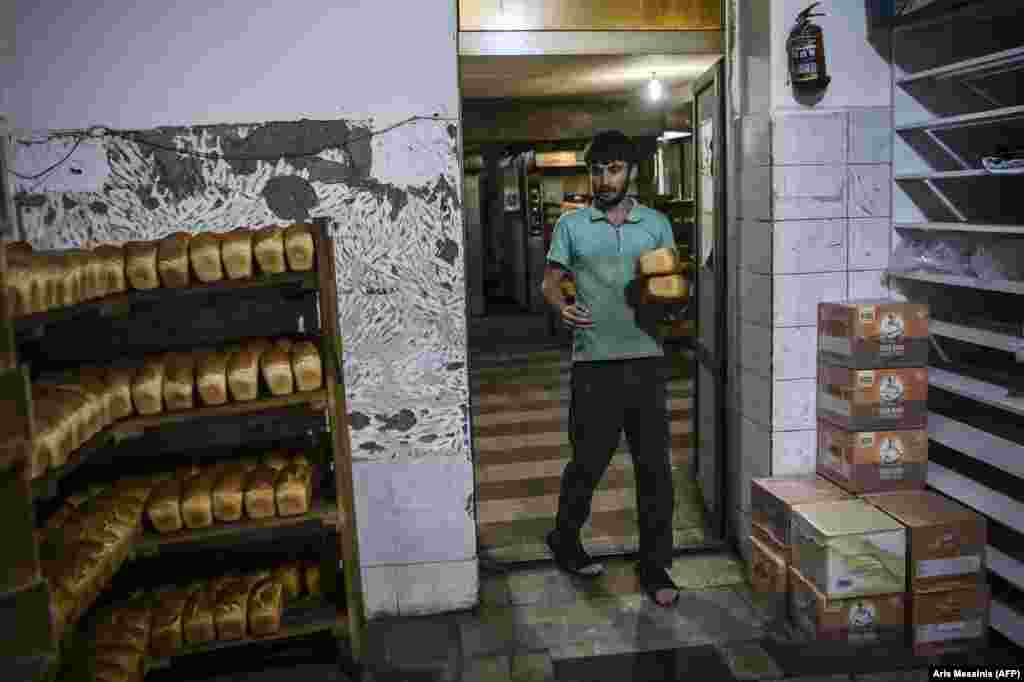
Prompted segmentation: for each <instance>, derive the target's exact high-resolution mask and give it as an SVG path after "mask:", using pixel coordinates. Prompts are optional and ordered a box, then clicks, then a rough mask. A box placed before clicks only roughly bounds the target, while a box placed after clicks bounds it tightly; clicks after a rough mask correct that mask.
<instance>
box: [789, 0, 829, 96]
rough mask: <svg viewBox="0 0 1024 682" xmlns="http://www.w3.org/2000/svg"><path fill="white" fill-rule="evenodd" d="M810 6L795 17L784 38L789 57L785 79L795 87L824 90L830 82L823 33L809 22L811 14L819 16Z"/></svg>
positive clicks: (815, 5) (814, 4) (815, 4)
mask: <svg viewBox="0 0 1024 682" xmlns="http://www.w3.org/2000/svg"><path fill="white" fill-rule="evenodd" d="M820 4H821V3H820V2H815V3H813V4H812V5H811V6H810V7H808V8H807V9H805V10H804V11H803V12H800V14H798V15H797V17H796V24H795V25H794V26H793V30H792V31H790V32H789V39H788V40H787V41H786V54H787V55H788V56H789V82H790V83H791V84H792V85H793V87H794V88H796V89H798V90H824V89H825V88H826V87H828V84H829V83H830V82H831V81H832V79H831V78H830V77H829V75H828V72H827V70H826V68H825V34H824V33H823V32H822V30H821V27H820V26H817V25H816V24H813V23H811V17H823V16H825V14H824V13H820V14H818V13H814V8H815V7H817V6H818V5H820Z"/></svg>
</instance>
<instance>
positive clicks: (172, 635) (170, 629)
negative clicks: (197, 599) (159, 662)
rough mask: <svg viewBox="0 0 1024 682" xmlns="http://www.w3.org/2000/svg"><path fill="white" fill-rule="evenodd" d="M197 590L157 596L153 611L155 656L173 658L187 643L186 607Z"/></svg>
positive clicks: (167, 592)
mask: <svg viewBox="0 0 1024 682" xmlns="http://www.w3.org/2000/svg"><path fill="white" fill-rule="evenodd" d="M195 591H196V589H195V588H191V589H188V588H186V589H176V590H168V591H166V592H164V593H162V594H158V595H157V604H156V606H155V607H154V609H153V626H152V630H153V631H152V635H151V636H150V645H149V646H150V651H151V652H152V655H154V656H160V657H168V656H173V655H174V654H175V653H177V652H178V650H179V649H181V647H182V645H183V644H184V642H185V627H184V623H185V607H186V606H188V603H189V600H190V599H191V598H192V596H193V595H194V594H195Z"/></svg>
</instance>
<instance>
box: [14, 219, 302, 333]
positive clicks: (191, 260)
mask: <svg viewBox="0 0 1024 682" xmlns="http://www.w3.org/2000/svg"><path fill="white" fill-rule="evenodd" d="M314 229H315V227H314V226H313V225H309V224H306V223H298V224H294V225H291V226H289V227H280V226H277V225H270V226H266V227H263V228H259V229H249V228H238V229H236V230H232V231H231V232H226V233H217V232H203V233H200V234H197V235H190V234H188V233H185V232H175V233H174V234H171V235H168V236H167V237H164V238H163V239H160V240H155V241H134V242H128V243H126V244H124V245H123V246H116V245H112V244H104V245H102V246H98V247H96V248H94V249H91V250H84V249H73V250H65V251H35V250H33V248H32V246H31V245H30V244H28V243H27V242H13V243H10V244H8V245H7V265H8V277H7V280H6V282H7V284H6V286H7V291H8V296H7V301H8V311H9V314H10V315H11V316H12V317H14V318H16V319H15V327H16V329H18V330H19V331H23V330H25V329H28V328H32V327H35V326H38V325H40V324H45V323H47V322H51V321H57V320H60V319H66V318H68V317H74V316H75V315H78V314H81V313H83V312H85V311H88V310H91V309H96V308H100V309H102V308H103V306H108V305H116V304H123V303H132V302H142V301H152V300H154V299H159V298H161V297H164V296H168V295H183V294H184V295H187V294H191V293H210V292H215V291H218V290H225V291H231V290H234V289H238V288H242V287H251V286H280V285H282V284H300V285H302V286H305V287H307V288H311V289H315V288H316V287H317V280H316V277H315V275H313V274H310V273H313V272H314V268H315V263H316V248H315V243H316V239H315V238H314V235H313V230H314Z"/></svg>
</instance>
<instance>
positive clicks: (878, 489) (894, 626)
mask: <svg viewBox="0 0 1024 682" xmlns="http://www.w3.org/2000/svg"><path fill="white" fill-rule="evenodd" d="M928 317H929V314H928V308H927V306H924V305H920V304H913V303H897V302H892V301H886V300H862V301H848V302H844V303H822V304H820V305H819V307H818V351H819V352H818V452H817V466H816V472H817V475H816V476H804V477H788V478H770V479H755V480H754V481H753V482H752V483H751V513H752V518H751V546H752V558H751V584H752V585H753V586H754V588H755V589H757V590H759V591H761V592H765V593H767V594H769V595H771V596H772V597H774V599H773V601H774V602H775V603H776V604H778V605H779V608H782V606H781V605H783V604H785V605H786V609H787V610H788V615H789V616H790V618H791V620H792V622H793V624H794V625H795V626H796V627H797V628H798V629H799V630H802V631H803V632H804V633H805V634H807V635H808V636H810V637H813V638H815V639H818V640H830V641H842V642H846V643H851V644H852V643H870V642H879V643H882V642H885V643H890V642H895V641H902V642H909V644H910V645H911V646H912V647H913V649H914V651H915V653H917V654H919V655H925V656H932V655H938V654H943V653H950V652H954V651H962V650H964V649H966V648H969V647H972V646H975V645H978V644H982V643H983V642H984V640H985V636H986V633H987V630H988V622H989V616H988V604H989V598H990V597H989V591H988V588H987V586H986V584H985V562H984V553H985V546H986V526H985V519H984V517H982V516H980V515H979V514H976V513H975V512H973V511H971V510H969V509H967V508H966V507H963V506H962V505H959V504H956V503H955V502H952V501H950V500H948V499H946V498H944V497H942V496H940V495H936V494H934V493H930V492H926V491H925V490H924V487H925V481H926V477H927V470H928V432H927V428H926V427H927V414H928V408H927V391H928V369H927V364H928V350H929V338H928ZM782 594H785V597H784V598H783V597H781V596H780V595H782Z"/></svg>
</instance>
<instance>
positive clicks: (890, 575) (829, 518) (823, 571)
mask: <svg viewBox="0 0 1024 682" xmlns="http://www.w3.org/2000/svg"><path fill="white" fill-rule="evenodd" d="M790 533H791V536H792V539H793V560H792V562H791V563H792V567H793V568H795V569H797V570H798V571H800V573H801V575H803V576H804V577H805V578H807V580H809V581H811V582H812V583H813V584H814V586H815V587H817V588H818V590H819V591H820V592H821V593H822V594H824V595H825V596H826V597H828V598H829V599H835V598H842V599H846V598H849V597H861V596H870V595H874V594H892V593H894V592H905V591H906V589H907V531H906V529H905V528H904V527H903V524H901V523H900V522H899V521H897V520H896V519H894V518H893V517H891V516H889V515H888V514H886V513H885V512H883V511H882V510H880V509H878V508H876V507H873V506H872V505H870V504H868V503H867V502H864V501H863V500H842V501H830V502H816V503H813V504H800V505H797V506H795V507H793V518H792V528H791V530H790Z"/></svg>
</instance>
